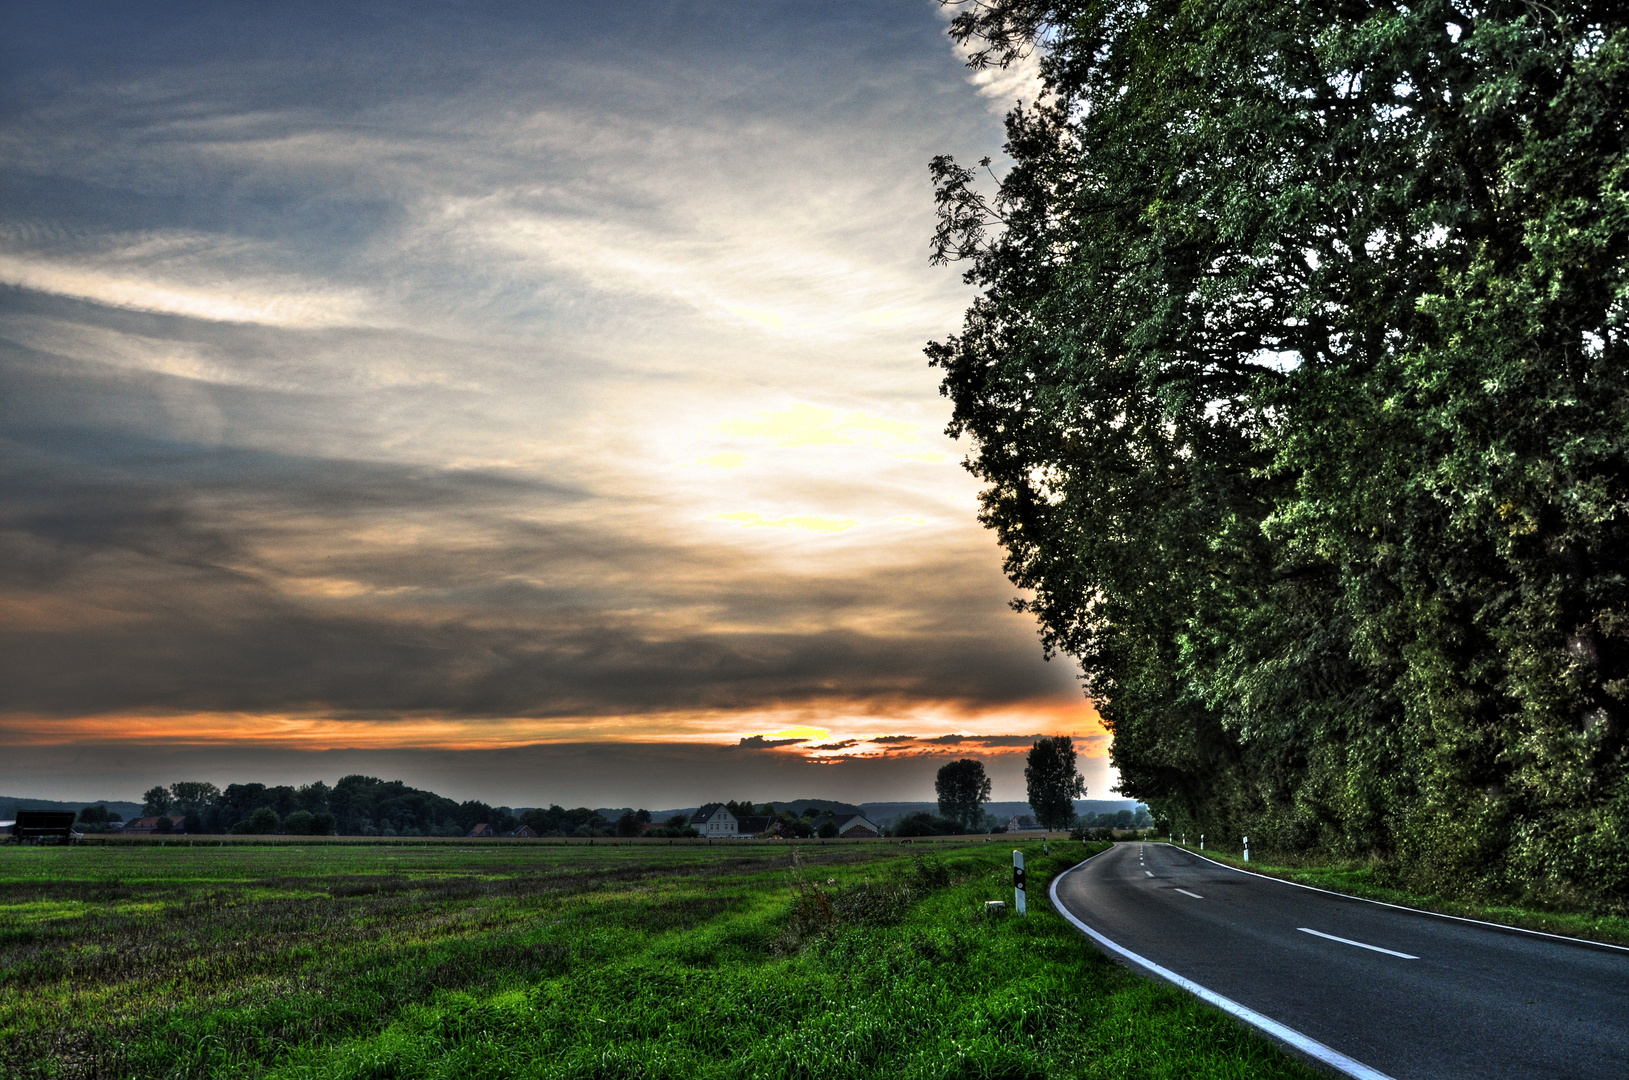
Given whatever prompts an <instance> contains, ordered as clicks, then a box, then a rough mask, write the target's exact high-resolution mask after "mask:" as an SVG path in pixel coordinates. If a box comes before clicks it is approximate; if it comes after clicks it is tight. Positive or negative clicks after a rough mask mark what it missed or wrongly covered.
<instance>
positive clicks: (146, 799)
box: [141, 787, 170, 816]
mask: <svg viewBox="0 0 1629 1080" xmlns="http://www.w3.org/2000/svg"><path fill="white" fill-rule="evenodd" d="M141 802H142V807H141V812H142V813H143V814H147V815H149V816H153V815H159V814H168V813H169V812H170V789H169V788H167V787H151V788H148V789H147V790H146V791H145V792H143V793H142V796H141Z"/></svg>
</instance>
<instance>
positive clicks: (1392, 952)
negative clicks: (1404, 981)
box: [1296, 926, 1419, 960]
mask: <svg viewBox="0 0 1629 1080" xmlns="http://www.w3.org/2000/svg"><path fill="white" fill-rule="evenodd" d="M1296 929H1297V930H1299V931H1301V932H1302V933H1303V934H1311V935H1312V936H1313V937H1321V938H1327V939H1329V940H1330V941H1338V942H1340V943H1341V944H1342V945H1356V946H1357V947H1358V948H1360V949H1368V950H1369V951H1370V952H1383V953H1385V954H1386V955H1387V956H1400V957H1402V958H1403V959H1404V960H1418V959H1419V957H1418V956H1414V955H1411V954H1410V953H1406V952H1398V951H1397V950H1395V949H1382V948H1381V947H1380V946H1378V945H1365V944H1364V943H1363V942H1361V941H1353V940H1352V939H1351V938H1347V937H1336V936H1335V935H1334V934H1326V933H1324V932H1323V931H1322V930H1313V929H1310V928H1309V927H1305V926H1297V927H1296Z"/></svg>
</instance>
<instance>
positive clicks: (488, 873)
mask: <svg viewBox="0 0 1629 1080" xmlns="http://www.w3.org/2000/svg"><path fill="white" fill-rule="evenodd" d="M1020 846H1023V847H1025V848H1026V850H1027V857H1028V858H1029V860H1030V880H1031V890H1032V891H1031V895H1032V897H1034V898H1035V899H1036V901H1037V902H1036V903H1033V904H1032V905H1031V914H1030V916H1029V917H1028V918H1025V919H1019V918H1016V917H1010V916H1009V917H1005V918H994V919H991V918H986V917H985V915H984V914H983V902H984V901H985V900H986V899H998V898H1009V897H1010V895H1011V890H1010V884H1011V870H1010V865H1011V863H1010V859H1011V855H1010V851H1011V845H1010V844H1009V845H1000V844H985V843H972V844H969V843H965V842H958V843H940V844H919V845H915V846H914V847H913V848H903V847H900V846H898V845H895V844H891V843H877V844H856V843H835V844H815V843H803V844H797V845H786V844H779V845H774V844H758V843H743V844H738V845H715V846H712V847H708V846H706V845H675V846H666V847H658V846H645V845H627V846H603V845H602V846H596V847H586V846H570V847H567V846H562V845H549V844H530V843H507V842H498V843H489V844H482V845H467V846H466V845H417V846H384V845H358V844H344V845H338V844H336V845H292V844H283V845H265V846H248V845H245V846H223V847H214V846H208V847H204V846H199V847H192V848H188V847H183V846H176V845H174V844H173V843H172V844H171V845H170V846H165V847H158V846H152V845H119V844H111V845H107V846H95V847H92V846H84V847H78V848H71V849H69V848H17V847H11V846H7V847H5V848H4V849H0V1069H3V1071H4V1073H5V1075H7V1076H15V1077H30V1078H32V1077H109V1078H111V1077H227V1076H231V1077H290V1078H293V1077H300V1078H312V1080H316V1078H330V1077H331V1078H341V1077H346V1078H351V1077H357V1078H360V1077H372V1078H382V1077H447V1078H452V1077H459V1078H464V1077H510V1076H515V1077H521V1076H524V1077H562V1078H564V1077H630V1078H631V1077H650V1078H658V1077H674V1078H688V1077H783V1076H784V1077H856V1078H858V1077H879V1076H899V1077H1004V1078H1005V1077H1043V1076H1046V1077H1052V1076H1057V1077H1077V1076H1078V1077H1173V1078H1175V1077H1238V1078H1244V1077H1302V1078H1305V1077H1309V1076H1311V1075H1313V1074H1311V1073H1310V1072H1308V1071H1307V1070H1305V1069H1303V1068H1302V1067H1301V1066H1299V1065H1298V1064H1296V1063H1295V1062H1293V1061H1291V1060H1289V1059H1288V1058H1287V1057H1285V1056H1284V1055H1283V1054H1281V1053H1280V1052H1279V1051H1278V1050H1277V1049H1275V1048H1274V1047H1272V1046H1270V1045H1269V1044H1267V1043H1266V1042H1264V1041H1263V1040H1262V1039H1260V1038H1259V1037H1257V1036H1256V1035H1255V1034H1253V1033H1251V1032H1249V1031H1247V1030H1245V1029H1243V1028H1242V1027H1240V1026H1239V1025H1237V1024H1236V1023H1234V1022H1233V1021H1231V1020H1230V1019H1228V1018H1226V1017H1224V1016H1222V1015H1221V1014H1219V1013H1216V1012H1213V1011H1212V1010H1210V1009H1208V1008H1205V1007H1202V1006H1199V1005H1197V1004H1196V1003H1194V1002H1192V1001H1191V1000H1190V999H1188V998H1187V997H1185V996H1184V995H1181V994H1179V993H1177V992H1175V991H1173V990H1170V989H1168V988H1165V987H1161V986H1156V985H1154V984H1151V983H1149V982H1147V981H1145V980H1143V979H1141V978H1139V977H1137V976H1134V975H1132V974H1130V973H1128V972H1126V971H1124V970H1122V969H1120V968H1118V967H1116V966H1115V965H1113V964H1111V963H1109V962H1108V961H1106V960H1104V959H1103V958H1102V957H1101V956H1100V955H1099V954H1098V953H1096V952H1095V951H1094V950H1093V949H1091V948H1089V947H1088V946H1087V945H1086V943H1085V942H1084V941H1083V940H1082V939H1081V938H1080V937H1079V935H1077V934H1076V933H1075V931H1074V930H1072V929H1071V928H1069V927H1068V926H1067V924H1065V923H1064V922H1063V921H1062V920H1061V919H1059V918H1058V917H1057V916H1055V915H1054V914H1052V913H1051V911H1050V910H1049V909H1047V907H1046V904H1045V902H1044V899H1043V897H1044V885H1045V882H1046V881H1047V880H1048V879H1049V878H1050V877H1051V875H1052V874H1053V873H1056V872H1057V871H1059V870H1061V869H1064V868H1065V867H1067V866H1069V865H1072V864H1073V863H1074V862H1076V861H1078V860H1079V859H1080V858H1082V857H1084V856H1085V855H1086V854H1088V853H1090V852H1091V851H1093V850H1096V849H1097V848H1098V847H1101V846H1103V845H1081V844H1076V843H1055V844H1054V845H1053V849H1052V854H1051V855H1050V856H1044V855H1042V852H1041V846H1040V844H1039V843H1032V844H1025V845H1020ZM913 852H914V853H913Z"/></svg>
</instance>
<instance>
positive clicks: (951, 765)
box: [933, 758, 990, 829]
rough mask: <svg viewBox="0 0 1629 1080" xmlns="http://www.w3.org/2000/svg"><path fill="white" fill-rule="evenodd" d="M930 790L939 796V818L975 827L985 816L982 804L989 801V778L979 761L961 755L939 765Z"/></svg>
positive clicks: (967, 827) (971, 827)
mask: <svg viewBox="0 0 1629 1080" xmlns="http://www.w3.org/2000/svg"><path fill="white" fill-rule="evenodd" d="M933 790H934V793H935V794H937V795H938V796H939V813H940V815H941V816H942V817H947V818H950V819H951V820H952V821H955V822H958V823H960V824H961V826H962V827H963V828H966V829H976V828H978V826H979V819H980V818H981V817H983V816H984V804H985V803H987V802H989V801H990V778H989V777H988V776H986V775H985V774H984V763H983V762H982V761H977V760H975V759H973V758H962V759H961V760H959V761H951V762H947V763H946V764H944V765H941V766H940V767H939V775H938V776H936V777H935V778H934V781H933Z"/></svg>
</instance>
